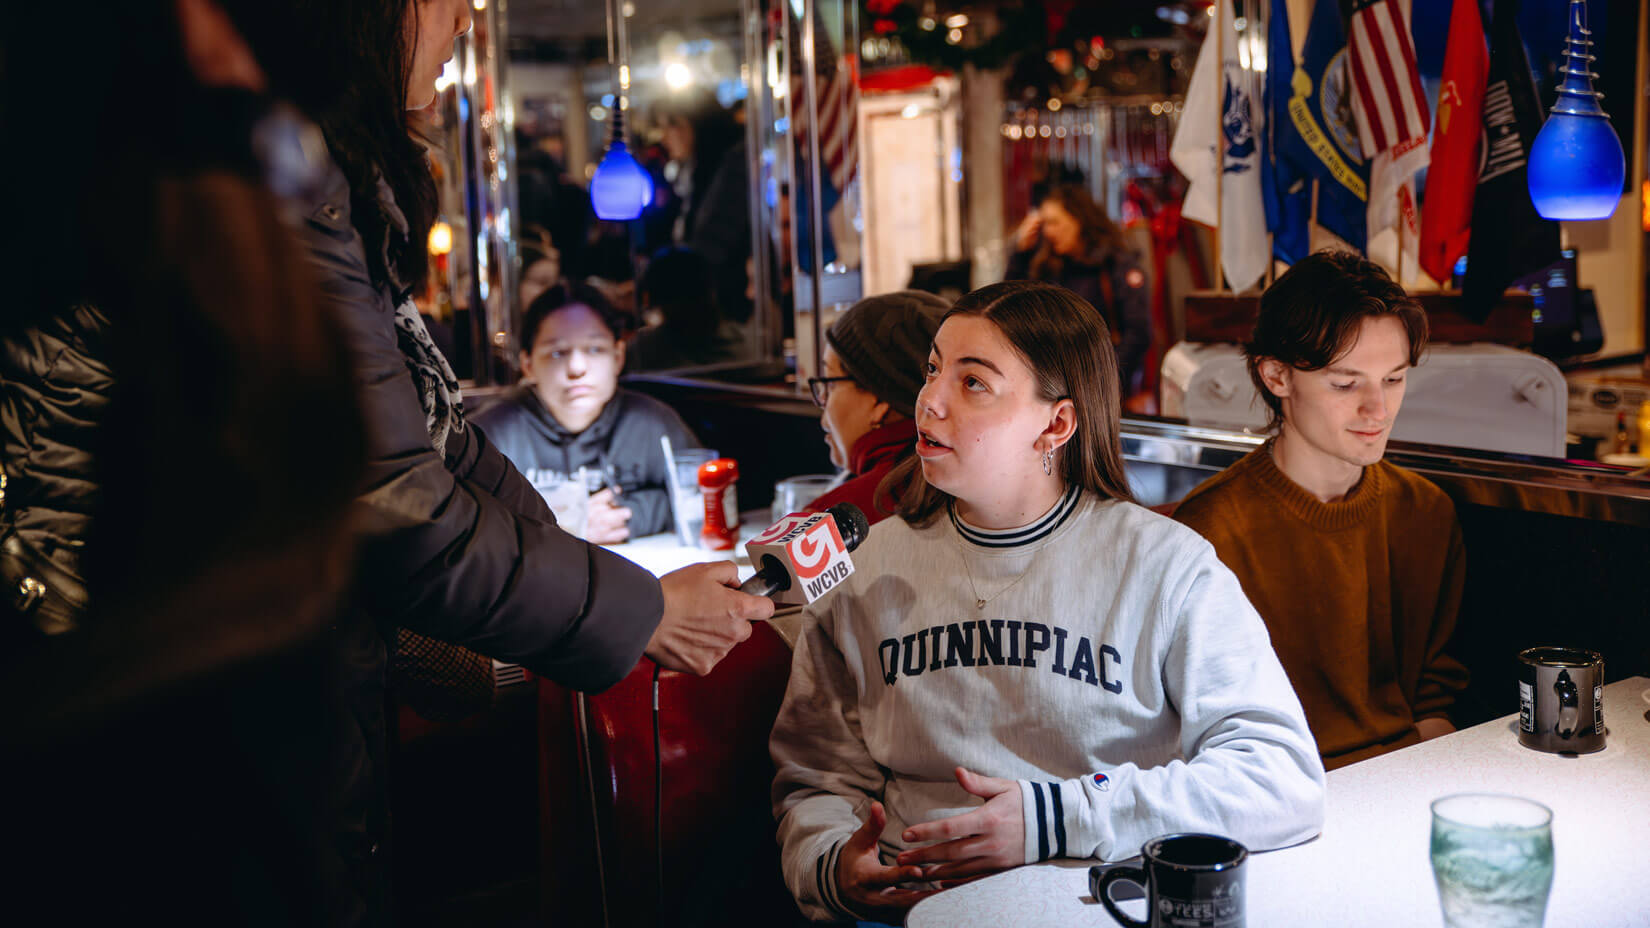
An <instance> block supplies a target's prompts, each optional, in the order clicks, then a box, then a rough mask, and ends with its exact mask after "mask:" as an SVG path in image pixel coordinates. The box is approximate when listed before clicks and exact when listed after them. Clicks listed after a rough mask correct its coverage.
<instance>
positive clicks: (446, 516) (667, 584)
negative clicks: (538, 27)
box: [221, 0, 773, 921]
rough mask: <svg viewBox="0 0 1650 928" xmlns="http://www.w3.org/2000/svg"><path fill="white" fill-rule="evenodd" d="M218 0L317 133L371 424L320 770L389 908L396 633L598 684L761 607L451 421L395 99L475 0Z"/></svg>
mask: <svg viewBox="0 0 1650 928" xmlns="http://www.w3.org/2000/svg"><path fill="white" fill-rule="evenodd" d="M221 2H222V6H223V8H224V9H225V11H226V12H228V14H229V16H230V17H231V19H232V20H233V21H234V22H235V24H236V25H237V27H238V28H239V29H240V31H241V32H242V34H244V35H246V36H247V39H248V41H249V42H250V43H251V45H252V50H253V52H254V54H255V55H256V57H257V58H258V61H259V63H260V64H261V65H262V66H263V67H264V68H265V70H266V71H267V73H268V77H269V83H270V89H271V91H272V92H274V93H276V94H279V95H281V96H284V97H286V98H288V99H290V100H292V101H293V102H294V103H296V104H297V105H298V106H299V107H300V108H302V109H303V110H304V111H305V112H306V113H308V114H309V115H310V116H311V118H313V119H314V120H315V121H316V122H317V123H318V124H319V126H320V128H321V131H322V133H323V135H324V137H325V147H324V153H323V154H322V155H321V157H322V159H323V161H324V162H325V163H324V164H323V165H322V168H321V179H320V181H319V182H318V183H317V184H316V185H315V186H314V188H313V189H312V191H311V192H308V193H306V195H305V197H304V199H303V201H302V203H301V205H300V215H301V216H302V217H303V222H302V224H301V226H300V228H299V234H300V237H301V241H302V245H303V247H304V248H305V250H306V251H307V256H308V261H307V266H308V270H309V271H310V273H311V274H312V275H313V276H314V277H315V279H316V280H317V281H318V282H319V285H320V289H321V292H322V294H323V296H324V297H325V300H326V303H327V304H328V306H329V307H330V308H331V310H332V311H333V312H334V313H335V314H336V315H337V317H338V318H339V320H340V322H341V324H342V326H343V328H344V338H345V340H346V343H347V345H348V347H349V350H350V354H351V358H352V361H353V367H354V375H355V379H356V386H357V389H358V393H359V397H360V402H361V404H362V409H363V413H364V416H365V419H366V423H367V429H366V435H365V440H366V473H365V478H364V480H363V481H362V484H361V486H362V491H361V493H360V495H359V496H358V497H357V499H356V500H355V503H354V506H353V514H354V515H355V517H356V519H357V523H356V524H357V525H358V526H359V528H360V531H361V536H362V552H361V558H360V562H359V573H358V577H357V581H356V584H355V589H356V590H357V591H358V592H357V597H356V605H357V607H358V612H357V616H358V619H357V621H353V622H349V623H341V625H340V627H339V630H338V632H337V637H338V644H337V651H336V653H337V655H338V656H339V668H338V672H339V673H340V675H341V676H342V678H343V679H344V681H345V683H346V686H347V687H348V690H349V692H350V694H351V696H350V699H349V708H350V712H349V713H348V715H346V716H345V717H342V718H340V719H339V724H338V732H337V734H338V738H339V742H338V744H339V750H340V756H339V758H338V762H337V765H336V766H335V768H334V774H335V776H336V778H337V782H336V792H337V796H336V800H335V801H336V803H337V807H338V809H339V814H340V815H341V816H342V817H343V818H344V820H345V823H344V827H342V828H341V829H340V831H339V833H338V836H337V842H336V846H335V850H336V852H337V854H338V855H339V857H340V862H341V866H343V867H344V868H346V869H347V871H348V872H349V873H350V874H351V875H352V876H353V878H354V882H355V885H356V887H357V890H358V892H359V894H360V898H361V900H362V903H363V904H362V906H361V908H360V912H359V913H352V914H353V917H349V918H346V919H343V920H348V921H370V920H373V919H376V918H378V917H380V916H382V915H383V914H384V911H385V909H384V905H383V893H384V889H385V886H386V883H385V880H384V873H383V860H384V858H385V855H384V852H383V848H384V842H385V839H386V835H387V831H388V829H387V825H388V822H387V807H386V803H385V795H384V765H385V762H386V756H385V755H386V753H387V731H386V724H387V723H386V720H385V714H384V696H385V668H386V665H387V659H388V642H389V641H390V640H393V636H395V635H396V634H397V633H398V630H407V631H411V632H416V633H418V634H421V635H425V636H428V637H430V638H434V639H438V640H441V641H448V642H452V643H455V644H460V645H465V646H467V647H471V648H473V649H475V650H477V651H480V652H481V653H483V654H485V655H487V656H489V657H493V658H497V659H499V660H503V661H509V662H512V663H518V664H521V665H523V666H525V667H527V668H528V669H529V670H531V671H533V672H534V673H536V674H539V675H541V676H544V677H547V678H549V679H551V680H554V681H557V682H559V683H562V684H564V685H566V686H569V687H572V688H575V689H581V690H600V689H603V688H605V687H607V686H610V685H612V684H613V683H614V682H615V681H617V680H619V679H620V678H621V677H623V676H624V674H625V673H626V672H628V671H629V670H630V669H631V668H632V667H633V666H634V665H635V664H636V662H637V660H638V658H640V657H641V656H642V655H643V654H644V653H645V654H647V655H648V656H649V657H651V658H653V659H654V660H655V661H657V662H659V663H660V664H661V665H663V666H665V667H669V668H674V669H681V670H688V671H691V672H694V673H699V674H703V673H707V672H709V670H710V669H711V668H712V667H713V666H715V664H716V662H717V661H718V660H720V659H721V657H722V656H724V655H725V654H726V653H727V652H728V651H729V650H730V649H731V648H732V647H733V646H734V645H735V644H736V643H737V642H739V641H742V640H744V639H745V638H746V637H748V636H749V635H750V627H749V622H750V621H751V620H756V619H763V618H766V617H767V616H769V615H771V614H772V609H773V604H772V602H771V601H769V600H766V599H759V598H757V597H751V596H746V595H744V594H741V593H739V592H737V590H734V589H730V587H732V586H734V585H736V584H737V579H738V578H737V573H736V570H735V568H734V566H733V565H732V564H731V563H727V562H723V563H720V564H700V565H695V566H693V567H689V568H684V569H683V570H680V571H675V572H673V573H671V574H667V575H665V576H664V577H663V578H655V577H654V576H653V575H652V574H650V573H648V572H647V571H646V570H644V569H642V568H641V567H638V566H637V565H635V564H632V563H631V562H629V561H626V560H625V559H623V558H621V557H619V556H618V555H615V554H612V553H611V552H608V551H606V550H605V549H603V548H600V547H598V546H594V545H591V544H589V543H587V542H585V541H583V540H582V539H579V538H576V537H574V536H572V535H570V534H568V533H566V532H564V531H562V530H561V529H560V528H559V527H557V525H556V523H555V517H554V515H553V514H552V513H551V511H550V509H549V507H548V506H547V505H546V504H545V502H544V500H543V498H542V497H540V496H539V494H538V493H537V491H535V490H534V489H533V487H532V485H531V484H529V483H528V481H527V480H526V479H525V478H524V477H523V476H522V475H521V474H520V473H519V472H518V471H517V470H516V468H515V467H514V466H512V465H511V464H510V462H509V461H508V460H507V459H506V458H505V457H504V456H503V455H502V454H500V453H499V451H498V449H497V448H496V447H494V446H493V445H492V444H491V443H490V442H489V441H488V440H487V438H486V436H485V435H484V434H483V433H482V432H481V430H479V429H475V428H471V427H469V426H468V424H467V423H466V422H465V418H464V411H463V400H462V397H461V395H460V393H459V389H458V382H457V378H456V377H455V376H454V375H453V373H452V369H451V368H450V367H449V366H448V364H447V362H446V359H445V358H443V357H442V355H441V353H440V352H439V351H437V350H436V349H435V348H434V346H433V344H432V343H431V341H430V338H429V335H428V333H427V332H426V331H425V329H424V326H423V324H422V320H421V319H420V318H419V316H418V313H417V310H416V307H415V306H414V304H413V302H412V300H411V298H410V295H411V292H412V291H413V289H414V288H416V287H418V286H420V285H421V284H422V282H423V281H424V279H425V274H426V262H427V260H428V256H427V254H426V251H425V242H426V240H427V236H428V232H429V228H430V224H431V217H432V215H433V212H434V182H433V179H432V178H431V176H430V172H429V167H428V163H427V162H426V160H425V158H426V155H425V152H424V150H423V148H422V147H421V146H420V145H419V144H418V143H416V142H415V141H414V139H413V137H412V134H411V133H410V132H409V128H410V127H409V115H408V114H409V112H410V111H414V110H419V109H422V108H423V107H425V106H427V105H428V104H429V103H430V102H431V101H432V100H433V99H434V96H435V90H434V85H435V80H436V78H437V77H438V76H439V75H440V73H441V70H442V66H443V64H444V62H445V61H447V60H449V59H450V58H451V57H452V53H453V40H454V37H455V36H457V35H460V34H462V33H463V32H465V31H466V30H468V29H469V27H470V9H471V6H470V2H469V0H399V2H387V3H386V2H370V0H333V2H325V3H322V2H314V3H299V4H271V3H267V2H265V0H221ZM326 450H327V449H325V448H321V449H317V453H319V454H325V453H326Z"/></svg>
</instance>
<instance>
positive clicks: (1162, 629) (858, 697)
mask: <svg viewBox="0 0 1650 928" xmlns="http://www.w3.org/2000/svg"><path fill="white" fill-rule="evenodd" d="M854 561H855V572H854V573H853V574H852V575H851V576H850V577H849V578H848V580H847V581H846V582H845V583H844V584H843V587H842V588H840V589H839V590H838V591H837V592H836V593H835V594H833V595H832V596H831V597H829V598H827V599H825V600H822V601H821V602H819V603H816V604H814V605H813V606H811V607H809V609H808V610H807V611H806V612H805V613H804V615H803V626H802V633H801V637H800V638H799V640H798V642H797V647H796V653H795V656H794V659H793V662H792V669H791V679H790V686H789V689H788V690H787V692H786V695H785V701H784V705H783V706H782V708H781V709H780V713H779V717H778V720H777V722H776V723H775V725H774V730H773V736H772V740H771V742H770V747H771V750H772V754H773V758H774V762H775V765H776V767H777V768H778V775H777V777H776V779H775V781H774V788H773V801H774V813H775V815H776V816H777V817H778V819H779V840H780V844H781V846H782V865H783V869H784V874H785V879H786V881H787V883H788V885H789V886H790V889H791V892H792V893H793V894H795V896H796V898H797V901H798V903H799V904H800V905H801V907H802V909H803V911H804V912H805V913H806V914H807V915H808V916H809V917H811V918H815V919H835V918H842V917H845V916H852V915H853V914H854V913H852V912H851V911H850V910H849V909H848V908H847V907H846V906H845V905H844V904H843V901H842V899H841V897H840V895H839V893H838V889H837V886H836V881H835V872H836V864H837V859H838V856H839V854H840V850H841V846H842V843H843V842H844V841H845V840H846V839H847V838H848V837H849V835H851V834H852V833H853V832H854V831H855V830H857V829H858V828H859V827H860V824H861V823H862V821H863V820H864V818H865V816H866V814H867V808H868V806H869V804H870V801H871V800H873V799H880V800H882V802H883V804H884V805H885V806H886V808H887V811H888V826H887V828H886V829H885V830H884V832H883V834H882V840H881V850H882V856H883V859H884V862H885V863H891V862H892V859H893V857H894V855H896V854H897V853H898V852H899V851H901V850H904V849H905V847H906V845H905V844H904V843H903V842H902V841H901V840H900V835H901V833H902V832H903V831H904V830H905V829H906V828H907V827H909V826H910V825H914V824H918V823H921V822H927V821H932V820H934V819H938V818H942V817H946V816H951V815H957V814H960V813H963V812H967V811H970V810H972V809H974V808H976V807H978V806H979V805H980V804H981V803H982V800H980V799H979V798H977V797H974V796H971V795H969V794H968V793H967V792H965V791H964V790H963V789H962V788H961V787H960V786H958V785H957V782H956V779H955V777H954V775H953V772H952V771H953V768H954V767H956V766H958V765H961V766H964V767H968V768H969V769H971V770H973V771H975V772H977V773H981V774H984V775H986V776H993V777H1004V778H1010V779H1016V780H1019V781H1020V789H1021V803H1022V806H1021V807H1022V811H1023V813H1024V819H1025V848H1026V862H1028V863H1030V862H1033V861H1037V860H1042V859H1048V858H1052V857H1076V858H1086V857H1093V858H1100V859H1103V860H1119V859H1122V858H1126V857H1130V856H1132V855H1134V854H1136V853H1138V852H1139V849H1140V845H1141V844H1142V843H1144V842H1145V841H1146V840H1147V839H1149V838H1152V837H1155V836H1157V835H1161V834H1166V833H1170V832H1178V831H1206V832H1214V833H1217V834H1223V835H1226V836H1229V837H1231V838H1234V839H1236V840H1238V841H1240V842H1242V843H1244V844H1245V845H1247V846H1248V847H1249V848H1250V849H1251V850H1264V849H1268V848H1275V847H1281V846H1284V845H1288V844H1292V843H1296V842H1299V841H1302V840H1305V839H1307V838H1309V837H1311V836H1313V835H1315V834H1317V832H1318V830H1319V828H1320V826H1321V825H1322V822H1323V803H1324V799H1323V783H1324V773H1323V766H1322V764H1321V763H1320V761H1319V759H1318V751H1317V747H1316V745H1315V744H1314V743H1313V740H1312V736H1311V734H1310V732H1309V731H1308V730H1307V726H1306V721H1305V718H1304V716H1303V714H1302V712H1301V706H1300V702H1299V700H1298V699H1296V697H1295V693H1294V691H1293V690H1292V689H1291V688H1290V685H1289V681H1288V679H1287V677H1285V675H1284V672H1283V668H1282V667H1281V666H1280V665H1279V663H1278V659H1277V656H1276V655H1275V654H1274V653H1273V651H1272V647H1271V643H1270V641H1269V640H1268V638H1267V633H1266V628H1265V626H1264V625H1263V624H1262V622H1261V620H1260V617H1259V616H1258V615H1256V613H1255V610H1254V609H1253V608H1252V607H1251V606H1250V605H1249V602H1248V600H1247V599H1245V598H1244V595H1243V591H1242V589H1241V588H1240V587H1239V585H1238V582H1237V580H1236V578H1235V577H1233V575H1232V573H1231V571H1229V570H1227V569H1226V568H1225V567H1224V566H1223V565H1222V564H1221V563H1220V561H1219V560H1218V559H1217V558H1216V557H1215V554H1214V549H1213V548H1212V547H1211V546H1210V545H1209V544H1208V542H1206V541H1204V540H1203V539H1202V538H1201V537H1199V536H1198V535H1197V534H1196V533H1195V532H1193V531H1191V530H1189V529H1187V528H1185V527H1184V526H1181V525H1179V524H1177V523H1175V522H1173V521H1172V520H1170V519H1167V518H1164V517H1162V516H1159V515H1157V514H1155V513H1153V512H1151V511H1149V510H1147V509H1144V508H1142V507H1140V506H1137V505H1134V504H1132V503H1124V502H1118V501H1114V500H1102V499H1100V498H1098V497H1097V496H1095V495H1094V494H1092V493H1083V492H1079V491H1076V490H1072V491H1070V492H1068V493H1067V494H1066V495H1065V496H1064V497H1062V499H1061V500H1060V502H1059V503H1057V504H1056V505H1055V506H1054V507H1053V508H1052V509H1051V510H1050V511H1049V512H1048V513H1046V514H1044V515H1043V516H1042V517H1040V518H1039V519H1037V520H1036V521H1034V522H1033V523H1031V524H1030V525H1027V526H1024V527H1022V528H1019V529H1012V530H1007V531H997V532H991V531H983V530H979V529H976V528H974V527H971V526H969V525H968V524H967V523H965V522H963V521H962V520H960V519H958V518H957V517H956V516H955V515H954V514H950V515H949V516H942V517H941V518H939V519H936V520H935V521H934V522H933V523H932V524H931V525H929V526H927V527H924V528H913V527H911V526H910V525H907V524H906V523H905V522H904V521H902V520H900V519H887V520H884V521H882V522H880V523H878V524H877V525H876V526H875V527H874V528H873V529H872V531H871V534H870V537H869V538H868V539H867V540H866V542H865V544H864V545H863V546H862V547H861V548H860V549H859V550H858V551H857V552H855V554H854ZM981 599H985V600H986V603H985V605H984V606H983V607H981V606H979V605H978V602H979V600H981Z"/></svg>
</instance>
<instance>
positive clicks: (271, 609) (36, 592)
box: [0, 0, 364, 925]
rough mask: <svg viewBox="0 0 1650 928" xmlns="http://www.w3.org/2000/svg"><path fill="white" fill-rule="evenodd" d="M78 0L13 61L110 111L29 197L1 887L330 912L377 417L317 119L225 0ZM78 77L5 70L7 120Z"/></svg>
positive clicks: (10, 325)
mask: <svg viewBox="0 0 1650 928" xmlns="http://www.w3.org/2000/svg"><path fill="white" fill-rule="evenodd" d="M78 13H79V14H80V15H81V21H79V22H78V23H77V24H76V27H75V34H76V41H75V43H74V47H73V48H64V47H60V46H56V45H54V44H51V43H41V42H39V41H38V40H37V38H35V37H32V36H29V35H27V34H25V33H24V32H23V31H20V30H10V31H7V32H0V61H3V62H5V70H6V72H7V73H8V74H34V73H47V72H54V73H56V72H61V73H59V75H58V78H57V79H55V86H56V87H57V89H59V90H60V91H62V92H63V93H64V94H66V95H68V97H70V98H72V99H74V100H75V101H76V107H77V112H78V113H79V114H80V116H81V117H82V118H76V119H71V120H58V125H57V128H56V130H55V133H54V137H53V138H54V143H55V144H57V145H60V146H61V148H60V149H59V150H57V151H55V152H54V153H53V155H52V158H51V169H50V173H51V176H52V178H53V182H51V183H40V182H28V183H20V184H16V185H14V188H15V189H13V191H12V197H11V205H12V206H13V207H14V208H15V209H17V210H18V211H19V215H29V216H31V217H33V220H32V221H31V223H30V227H29V234H28V235H26V236H23V237H19V238H17V239H16V241H15V242H14V243H13V244H14V247H13V248H11V249H8V256H9V257H10V258H11V259H12V260H13V261H14V262H15V263H16V265H17V266H18V267H27V268H28V273H26V274H19V275H15V278H14V279H13V281H12V284H11V286H10V288H9V289H8V293H7V298H8V302H7V305H6V308H5V311H4V312H0V577H3V578H4V579H3V582H0V758H4V759H5V760H4V763H0V791H3V793H4V795H6V796H7V797H8V799H10V800H11V802H10V803H9V805H8V809H7V815H6V835H7V838H8V840H9V841H11V842H12V843H13V844H14V845H15V846H16V847H19V848H27V852H26V853H22V854H14V855H12V859H11V860H10V861H9V862H8V865H7V866H6V868H5V873H4V876H0V892H3V893H4V895H5V898H6V900H7V910H8V911H9V912H15V913H29V912H36V913H40V912H50V913H51V917H52V918H53V919H54V920H56V921H60V922H62V923H65V924H77V925H97V924H114V923H122V922H134V923H147V922H155V921H162V920H164V921H166V922H169V923H173V924H249V923H257V924H266V925H315V924H327V923H328V922H330V921H332V920H333V914H334V913H335V912H336V911H337V906H339V904H340V903H341V902H343V901H344V900H342V899H341V897H344V896H348V895H350V894H349V893H345V892H340V891H339V890H340V889H341V888H342V882H343V875H342V873H341V868H339V867H338V866H337V860H338V858H337V855H336V854H335V853H334V852H332V850H331V847H332V846H333V842H334V840H335V837H336V831H337V828H336V825H337V819H336V816H335V815H334V814H333V809H332V806H331V801H330V800H331V791H330V788H329V787H330V783H329V782H327V781H328V780H329V779H330V777H329V776H328V775H327V770H328V768H329V767H330V766H331V765H332V762H333V760H334V758H335V756H336V754H335V750H334V749H335V747H336V742H335V740H334V739H333V737H332V727H333V726H335V725H337V724H338V722H339V719H340V718H341V714H340V712H339V711H338V710H339V708H340V707H339V704H338V703H337V702H335V699H336V697H337V696H338V695H339V694H338V692H337V691H336V690H335V689H334V688H333V687H332V686H330V685H329V684H330V682H331V679H332V676H333V673H332V671H333V668H334V667H336V666H337V663H338V661H337V659H336V656H335V654H334V647H333V642H334V636H333V628H334V627H335V625H336V623H338V622H339V621H340V619H341V618H342V617H343V616H344V615H345V611H344V610H345V605H344V604H345V601H346V592H347V589H348V587H349V584H350V582H351V580H352V577H353V562H354V550H355V544H354V538H353V535H352V532H351V530H350V524H349V522H350V520H349V518H348V504H349V501H350V500H351V499H352V498H353V497H354V495H355V493H356V491H357V488H358V485H359V480H360V477H361V474H362V471H361V467H362V464H363V460H364V443H363V441H362V438H361V435H362V419H361V415H360V410H359V409H358V408H357V406H356V403H355V400H354V385H353V382H352V381H353V378H352V376H351V375H350V359H349V354H348V351H347V349H346V347H345V345H344V341H343V339H342V337H341V329H340V327H339V326H338V325H337V324H336V322H335V321H334V320H333V319H332V318H331V317H330V315H329V314H328V313H327V312H326V311H325V308H324V307H323V305H322V303H321V301H320V300H319V298H318V293H317V291H316V289H315V287H314V281H313V280H312V279H311V278H310V276H309V275H308V274H307V273H305V270H304V267H303V259H302V256H301V253H300V251H299V250H298V248H297V245H296V242H295V240H294V238H293V236H292V235H291V234H290V229H289V228H288V227H287V226H286V224H285V223H283V221H282V215H281V212H282V209H281V208H282V205H283V204H282V197H281V196H280V195H279V194H278V191H289V190H291V189H293V188H294V187H296V186H301V185H302V184H303V183H305V180H306V177H307V176H308V172H307V171H306V170H305V168H304V167H303V165H302V162H303V156H302V151H301V147H302V146H301V144H298V143H299V142H300V141H301V140H303V139H309V138H315V137H316V136H315V135H314V130H313V127H311V126H308V125H306V124H305V123H304V121H303V120H301V119H299V118H298V117H297V116H296V114H295V113H294V112H293V111H292V110H291V108H290V107H283V106H280V105H278V104H276V103H274V101H272V100H270V99H269V98H267V97H266V96H264V95H263V94H262V93H261V92H260V91H261V89H262V87H263V78H262V75H261V73H260V71H259V69H258V68H257V66H256V63H255V60H254V59H253V57H252V56H251V54H250V52H249V51H248V49H247V47H246V45H245V43H244V42H242V41H241V39H240V37H239V36H238V35H236V34H235V32H234V30H233V29H231V28H229V27H228V26H227V25H226V24H225V22H224V20H223V15H222V12H221V10H219V9H218V8H217V7H216V6H215V5H214V4H213V3H212V2H211V0H118V2H116V0H92V2H90V3H88V4H86V5H84V6H83V7H81V8H79V10H78ZM136 74H141V75H144V86H143V93H144V94H145V97H146V99H149V100H153V101H159V102H161V103H162V105H159V106H133V105H132V98H131V80H132V76H133V75H136ZM58 106H59V99H58V98H56V97H54V96H43V95H41V94H39V93H37V92H35V91H34V90H33V89H31V88H28V87H26V86H23V85H22V84H21V83H20V82H17V81H9V82H3V83H0V125H5V126H30V125H43V124H45V123H47V122H50V121H52V120H56V118H57V109H58ZM17 151H18V154H19V156H20V157H23V158H26V159H32V160H33V161H37V160H38V158H37V155H36V153H34V152H33V151H32V150H31V149H30V148H29V146H23V147H20V148H18V149H17ZM38 167H39V164H37V163H33V164H31V166H30V168H29V172H28V174H27V175H25V174H24V173H18V174H17V176H19V177H23V176H30V177H31V178H32V175H33V174H34V173H36V169H37V168H38ZM323 448H324V449H326V450H325V453H317V449H323ZM13 917H14V918H18V919H19V920H20V921H30V920H34V919H33V918H31V917H30V916H29V915H27V914H23V915H20V916H18V915H14V916H13ZM37 917H38V916H36V917H35V918H37Z"/></svg>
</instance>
